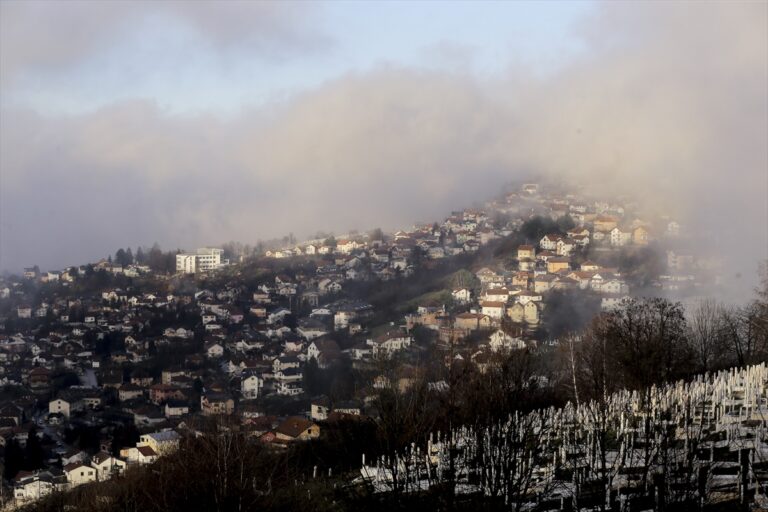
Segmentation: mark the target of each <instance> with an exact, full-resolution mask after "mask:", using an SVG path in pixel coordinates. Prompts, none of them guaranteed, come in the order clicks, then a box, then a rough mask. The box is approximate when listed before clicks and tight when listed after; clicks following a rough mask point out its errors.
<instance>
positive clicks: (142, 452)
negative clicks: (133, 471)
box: [120, 445, 159, 464]
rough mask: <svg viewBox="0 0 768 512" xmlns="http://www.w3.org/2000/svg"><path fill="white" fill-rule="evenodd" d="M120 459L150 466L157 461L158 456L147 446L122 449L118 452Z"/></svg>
mask: <svg viewBox="0 0 768 512" xmlns="http://www.w3.org/2000/svg"><path fill="white" fill-rule="evenodd" d="M120 457H123V458H125V459H126V460H127V461H128V462H132V463H135V464H152V463H153V462H155V461H156V460H157V458H158V457H159V454H158V453H157V452H156V451H155V450H153V449H152V447H150V446H147V445H142V446H134V447H131V448H123V449H122V450H120Z"/></svg>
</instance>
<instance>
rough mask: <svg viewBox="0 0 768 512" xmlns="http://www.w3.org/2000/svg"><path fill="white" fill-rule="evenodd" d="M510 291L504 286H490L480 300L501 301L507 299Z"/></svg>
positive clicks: (505, 301) (506, 300)
mask: <svg viewBox="0 0 768 512" xmlns="http://www.w3.org/2000/svg"><path fill="white" fill-rule="evenodd" d="M509 297H510V292H509V290H507V289H506V288H491V289H490V290H487V291H486V292H485V294H484V295H483V299H482V302H503V303H505V304H506V303H507V302H508V301H509Z"/></svg>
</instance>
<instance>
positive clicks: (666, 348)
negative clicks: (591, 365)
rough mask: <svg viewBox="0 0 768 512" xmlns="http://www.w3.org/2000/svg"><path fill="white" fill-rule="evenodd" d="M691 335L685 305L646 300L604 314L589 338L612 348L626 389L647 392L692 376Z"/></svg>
mask: <svg viewBox="0 0 768 512" xmlns="http://www.w3.org/2000/svg"><path fill="white" fill-rule="evenodd" d="M687 331H688V328H687V324H686V320H685V316H684V314H683V307H682V304H680V303H679V302H677V303H673V302H670V301H668V300H666V299H659V298H652V299H648V298H644V299H629V300H625V301H624V302H623V303H622V305H621V307H619V308H618V309H616V310H614V311H611V312H609V313H605V314H603V315H602V316H601V317H599V318H598V319H597V321H596V322H594V323H593V325H592V327H591V329H590V332H589V333H588V334H589V336H590V337H591V338H594V340H595V342H596V343H597V344H603V345H604V346H606V347H610V359H611V360H612V363H613V366H614V367H615V372H616V374H617V376H619V377H620V378H621V380H622V382H621V384H623V387H627V388H630V389H641V390H647V389H648V388H650V387H651V386H652V385H653V384H661V383H665V382H669V381H672V380H674V379H676V378H678V377H681V376H683V375H685V374H688V373H690V371H691V368H690V366H689V365H688V364H687V363H688V362H689V361H690V357H689V356H690V353H689V351H688V342H687V339H686V333H687Z"/></svg>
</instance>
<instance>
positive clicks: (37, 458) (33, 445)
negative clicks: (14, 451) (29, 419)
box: [24, 427, 45, 471]
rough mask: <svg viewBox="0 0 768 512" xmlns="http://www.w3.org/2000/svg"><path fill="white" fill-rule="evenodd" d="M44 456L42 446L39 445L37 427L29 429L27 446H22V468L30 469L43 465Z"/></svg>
mask: <svg viewBox="0 0 768 512" xmlns="http://www.w3.org/2000/svg"><path fill="white" fill-rule="evenodd" d="M44 461H45V456H44V453H43V447H42V446H41V445H40V438H38V437H37V429H36V428H35V427H32V428H30V429H29V435H28V437H27V446H26V447H25V448H24V469H25V470H27V471H32V470H35V469H40V468H42V467H43V463H44Z"/></svg>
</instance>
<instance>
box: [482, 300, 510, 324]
mask: <svg viewBox="0 0 768 512" xmlns="http://www.w3.org/2000/svg"><path fill="white" fill-rule="evenodd" d="M480 306H481V307H482V308H483V314H484V315H488V316H489V317H490V318H493V319H494V320H500V319H501V318H502V317H504V315H505V314H506V302H500V301H483V302H481V303H480Z"/></svg>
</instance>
